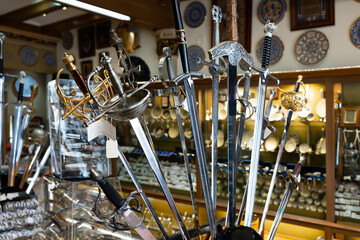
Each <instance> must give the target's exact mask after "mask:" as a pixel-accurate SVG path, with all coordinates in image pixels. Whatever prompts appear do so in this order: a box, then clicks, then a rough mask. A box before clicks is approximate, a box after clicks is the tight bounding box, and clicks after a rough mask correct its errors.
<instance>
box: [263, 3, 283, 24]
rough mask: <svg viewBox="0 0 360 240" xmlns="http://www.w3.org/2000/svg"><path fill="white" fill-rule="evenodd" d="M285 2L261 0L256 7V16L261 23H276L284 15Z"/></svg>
mask: <svg viewBox="0 0 360 240" xmlns="http://www.w3.org/2000/svg"><path fill="white" fill-rule="evenodd" d="M285 12H286V3H285V1H284V0H262V1H261V2H260V4H259V7H258V16H259V19H260V21H261V22H262V23H266V21H270V22H273V23H278V22H280V20H281V19H282V18H283V17H284V15H285Z"/></svg>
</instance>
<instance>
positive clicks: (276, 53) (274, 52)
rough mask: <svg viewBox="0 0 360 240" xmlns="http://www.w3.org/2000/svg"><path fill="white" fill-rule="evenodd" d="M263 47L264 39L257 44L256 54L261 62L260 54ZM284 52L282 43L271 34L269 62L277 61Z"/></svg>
mask: <svg viewBox="0 0 360 240" xmlns="http://www.w3.org/2000/svg"><path fill="white" fill-rule="evenodd" d="M263 48H264V39H263V40H261V41H260V42H259V44H258V45H257V48H256V49H257V50H256V56H257V58H258V59H259V61H260V62H261V58H262V54H263ZM283 52H284V44H283V42H282V41H281V40H280V38H279V37H277V36H274V35H273V36H272V38H271V48H270V64H274V63H277V62H278V61H279V60H280V58H281V57H282V55H283Z"/></svg>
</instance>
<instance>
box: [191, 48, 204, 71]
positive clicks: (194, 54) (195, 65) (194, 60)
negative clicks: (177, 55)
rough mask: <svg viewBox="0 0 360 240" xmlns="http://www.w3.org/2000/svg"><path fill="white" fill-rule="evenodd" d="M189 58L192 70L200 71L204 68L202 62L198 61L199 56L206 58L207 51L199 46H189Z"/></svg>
mask: <svg viewBox="0 0 360 240" xmlns="http://www.w3.org/2000/svg"><path fill="white" fill-rule="evenodd" d="M188 58H189V65H190V70H191V71H199V70H200V69H201V68H202V64H200V63H197V58H201V59H204V58H205V53H204V51H203V50H202V49H201V47H198V46H191V47H189V48H188Z"/></svg>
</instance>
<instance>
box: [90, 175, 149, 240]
mask: <svg viewBox="0 0 360 240" xmlns="http://www.w3.org/2000/svg"><path fill="white" fill-rule="evenodd" d="M90 177H91V179H92V180H93V181H96V182H97V183H98V185H99V186H100V188H101V189H102V190H103V192H104V193H105V195H106V197H107V198H108V199H109V201H110V202H111V203H112V204H113V205H114V206H115V207H116V211H117V212H119V213H120V214H121V215H122V216H123V217H124V218H125V219H126V221H127V223H128V224H129V225H130V228H133V229H134V230H135V231H136V232H137V233H138V234H139V235H140V237H141V238H142V239H146V240H148V239H149V240H150V239H153V240H156V238H155V237H154V235H153V234H152V233H151V232H150V230H149V229H147V228H146V226H145V225H144V223H143V219H140V218H139V217H138V216H137V215H136V214H135V213H134V211H132V208H130V207H129V206H128V203H127V201H126V200H125V199H123V198H122V197H121V196H120V194H119V193H118V191H117V190H116V189H115V188H114V187H113V186H111V184H110V183H109V182H107V181H106V180H105V179H104V176H103V175H102V174H101V173H100V172H98V171H96V170H94V169H91V170H90Z"/></svg>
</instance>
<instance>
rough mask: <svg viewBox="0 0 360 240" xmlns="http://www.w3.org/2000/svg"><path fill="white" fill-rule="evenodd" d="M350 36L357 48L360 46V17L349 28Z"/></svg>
mask: <svg viewBox="0 0 360 240" xmlns="http://www.w3.org/2000/svg"><path fill="white" fill-rule="evenodd" d="M350 38H351V41H352V42H353V43H354V45H355V46H356V47H357V48H360V18H358V19H356V21H355V22H354V23H353V24H352V26H351V29H350Z"/></svg>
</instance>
